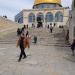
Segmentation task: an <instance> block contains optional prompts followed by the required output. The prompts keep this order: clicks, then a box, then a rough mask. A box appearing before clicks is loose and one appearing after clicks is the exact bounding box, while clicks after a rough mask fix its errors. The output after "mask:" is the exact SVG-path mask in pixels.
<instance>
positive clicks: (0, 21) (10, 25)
mask: <svg viewBox="0 0 75 75" xmlns="http://www.w3.org/2000/svg"><path fill="white" fill-rule="evenodd" d="M21 26H22V25H21V24H18V23H16V22H14V21H11V20H9V19H7V18H4V17H1V16H0V39H1V38H3V37H4V36H5V35H7V34H9V33H11V32H15V31H16V30H17V28H20V27H21Z"/></svg>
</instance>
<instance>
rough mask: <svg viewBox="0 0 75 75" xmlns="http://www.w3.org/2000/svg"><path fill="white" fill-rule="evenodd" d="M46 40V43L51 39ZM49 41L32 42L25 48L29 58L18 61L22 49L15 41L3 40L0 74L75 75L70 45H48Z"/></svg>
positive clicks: (0, 49) (0, 48)
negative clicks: (6, 41) (7, 41)
mask: <svg viewBox="0 0 75 75" xmlns="http://www.w3.org/2000/svg"><path fill="white" fill-rule="evenodd" d="M50 38H51V39H52V38H53V37H50ZM55 39H56V38H55ZM44 40H45V39H43V40H42V42H44V43H45V42H46V41H47V42H49V41H50V40H49V41H48V39H47V40H45V41H44ZM47 42H46V43H45V44H42V43H41V42H40V41H39V42H38V43H37V44H36V45H34V44H31V47H30V49H26V50H25V51H26V54H27V58H26V59H22V61H21V62H18V61H17V60H18V58H19V54H20V50H19V48H16V45H15V43H8V44H4V43H2V42H1V43H0V75H75V56H72V53H71V50H70V47H68V46H64V47H63V46H55V45H51V44H49V45H46V44H47ZM55 42H56V41H55ZM55 42H53V43H55ZM56 43H57V42H56Z"/></svg>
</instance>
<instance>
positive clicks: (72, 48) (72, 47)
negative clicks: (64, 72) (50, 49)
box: [71, 39, 75, 56]
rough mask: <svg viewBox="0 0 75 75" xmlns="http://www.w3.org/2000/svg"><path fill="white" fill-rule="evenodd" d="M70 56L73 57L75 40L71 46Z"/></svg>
mask: <svg viewBox="0 0 75 75" xmlns="http://www.w3.org/2000/svg"><path fill="white" fill-rule="evenodd" d="M71 50H72V55H73V56H74V50H75V39H74V40H73V43H72V45H71Z"/></svg>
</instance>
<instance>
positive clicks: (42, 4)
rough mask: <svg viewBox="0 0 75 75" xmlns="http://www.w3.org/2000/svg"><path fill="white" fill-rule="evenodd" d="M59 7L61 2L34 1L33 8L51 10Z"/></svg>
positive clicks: (50, 0) (49, 0) (57, 0)
mask: <svg viewBox="0 0 75 75" xmlns="http://www.w3.org/2000/svg"><path fill="white" fill-rule="evenodd" d="M57 6H61V0H35V2H34V6H33V8H52V7H57Z"/></svg>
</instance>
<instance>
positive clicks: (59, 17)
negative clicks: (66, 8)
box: [55, 11, 63, 22]
mask: <svg viewBox="0 0 75 75" xmlns="http://www.w3.org/2000/svg"><path fill="white" fill-rule="evenodd" d="M55 22H63V14H62V12H60V11H59V12H57V13H56V14H55Z"/></svg>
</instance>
